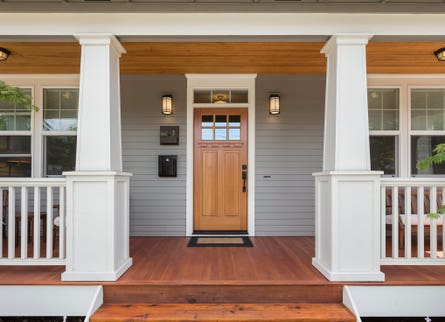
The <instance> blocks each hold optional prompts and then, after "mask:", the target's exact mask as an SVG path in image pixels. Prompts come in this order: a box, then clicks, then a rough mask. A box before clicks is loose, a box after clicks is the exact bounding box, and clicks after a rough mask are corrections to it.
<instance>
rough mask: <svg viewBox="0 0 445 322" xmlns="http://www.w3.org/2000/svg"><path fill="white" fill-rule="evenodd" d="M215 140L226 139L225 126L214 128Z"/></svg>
mask: <svg viewBox="0 0 445 322" xmlns="http://www.w3.org/2000/svg"><path fill="white" fill-rule="evenodd" d="M215 140H227V130H226V128H222V129H215Z"/></svg>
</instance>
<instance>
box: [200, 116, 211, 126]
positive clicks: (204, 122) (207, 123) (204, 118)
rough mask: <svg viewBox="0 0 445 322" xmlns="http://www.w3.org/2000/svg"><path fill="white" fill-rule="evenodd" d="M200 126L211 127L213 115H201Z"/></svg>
mask: <svg viewBox="0 0 445 322" xmlns="http://www.w3.org/2000/svg"><path fill="white" fill-rule="evenodd" d="M201 126H213V115H203V116H202V123H201Z"/></svg>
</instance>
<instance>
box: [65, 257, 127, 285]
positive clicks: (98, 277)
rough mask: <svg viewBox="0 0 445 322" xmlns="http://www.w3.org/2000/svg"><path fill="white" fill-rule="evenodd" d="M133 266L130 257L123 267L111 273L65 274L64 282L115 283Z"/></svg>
mask: <svg viewBox="0 0 445 322" xmlns="http://www.w3.org/2000/svg"><path fill="white" fill-rule="evenodd" d="M131 265H133V259H132V258H131V257H130V258H128V259H127V260H125V261H124V262H123V263H122V265H121V266H119V267H118V268H117V269H115V270H114V271H110V272H76V271H74V272H63V273H62V281H63V282H115V281H117V280H118V279H119V278H120V277H121V276H122V275H123V274H124V273H125V272H126V271H127V270H128V269H129V268H130V267H131Z"/></svg>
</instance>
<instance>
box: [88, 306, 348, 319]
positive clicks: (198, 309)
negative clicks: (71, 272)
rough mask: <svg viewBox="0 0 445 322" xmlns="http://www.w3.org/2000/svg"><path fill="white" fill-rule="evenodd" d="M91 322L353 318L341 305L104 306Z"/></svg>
mask: <svg viewBox="0 0 445 322" xmlns="http://www.w3.org/2000/svg"><path fill="white" fill-rule="evenodd" d="M90 321H91V322H106V321H107V322H130V321H131V322H142V321H152V322H153V321H156V322H158V321H159V322H160V321H176V322H179V321H181V322H187V321H201V322H217V321H239V322H250V321H271V322H277V321H280V322H285V321H286V322H287V321H299V322H302V321H306V322H316V321H320V322H321V321H323V322H337V321H342V322H349V321H350V322H353V321H356V319H355V317H354V315H353V314H352V313H351V312H350V311H349V310H348V309H347V308H346V307H345V306H343V305H342V304H340V303H293V304H292V303H286V304H270V303H269V304H258V303H257V304H152V305H147V304H146V305H104V306H102V307H101V308H100V309H99V310H98V311H97V312H96V313H95V314H94V315H93V316H92V317H91V319H90Z"/></svg>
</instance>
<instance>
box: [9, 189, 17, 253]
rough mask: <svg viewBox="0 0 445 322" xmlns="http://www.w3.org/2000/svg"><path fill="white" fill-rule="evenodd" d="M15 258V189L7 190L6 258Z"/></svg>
mask: <svg viewBox="0 0 445 322" xmlns="http://www.w3.org/2000/svg"><path fill="white" fill-rule="evenodd" d="M14 257H15V189H14V188H13V187H9V189H8V258H9V259H11V258H14Z"/></svg>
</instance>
